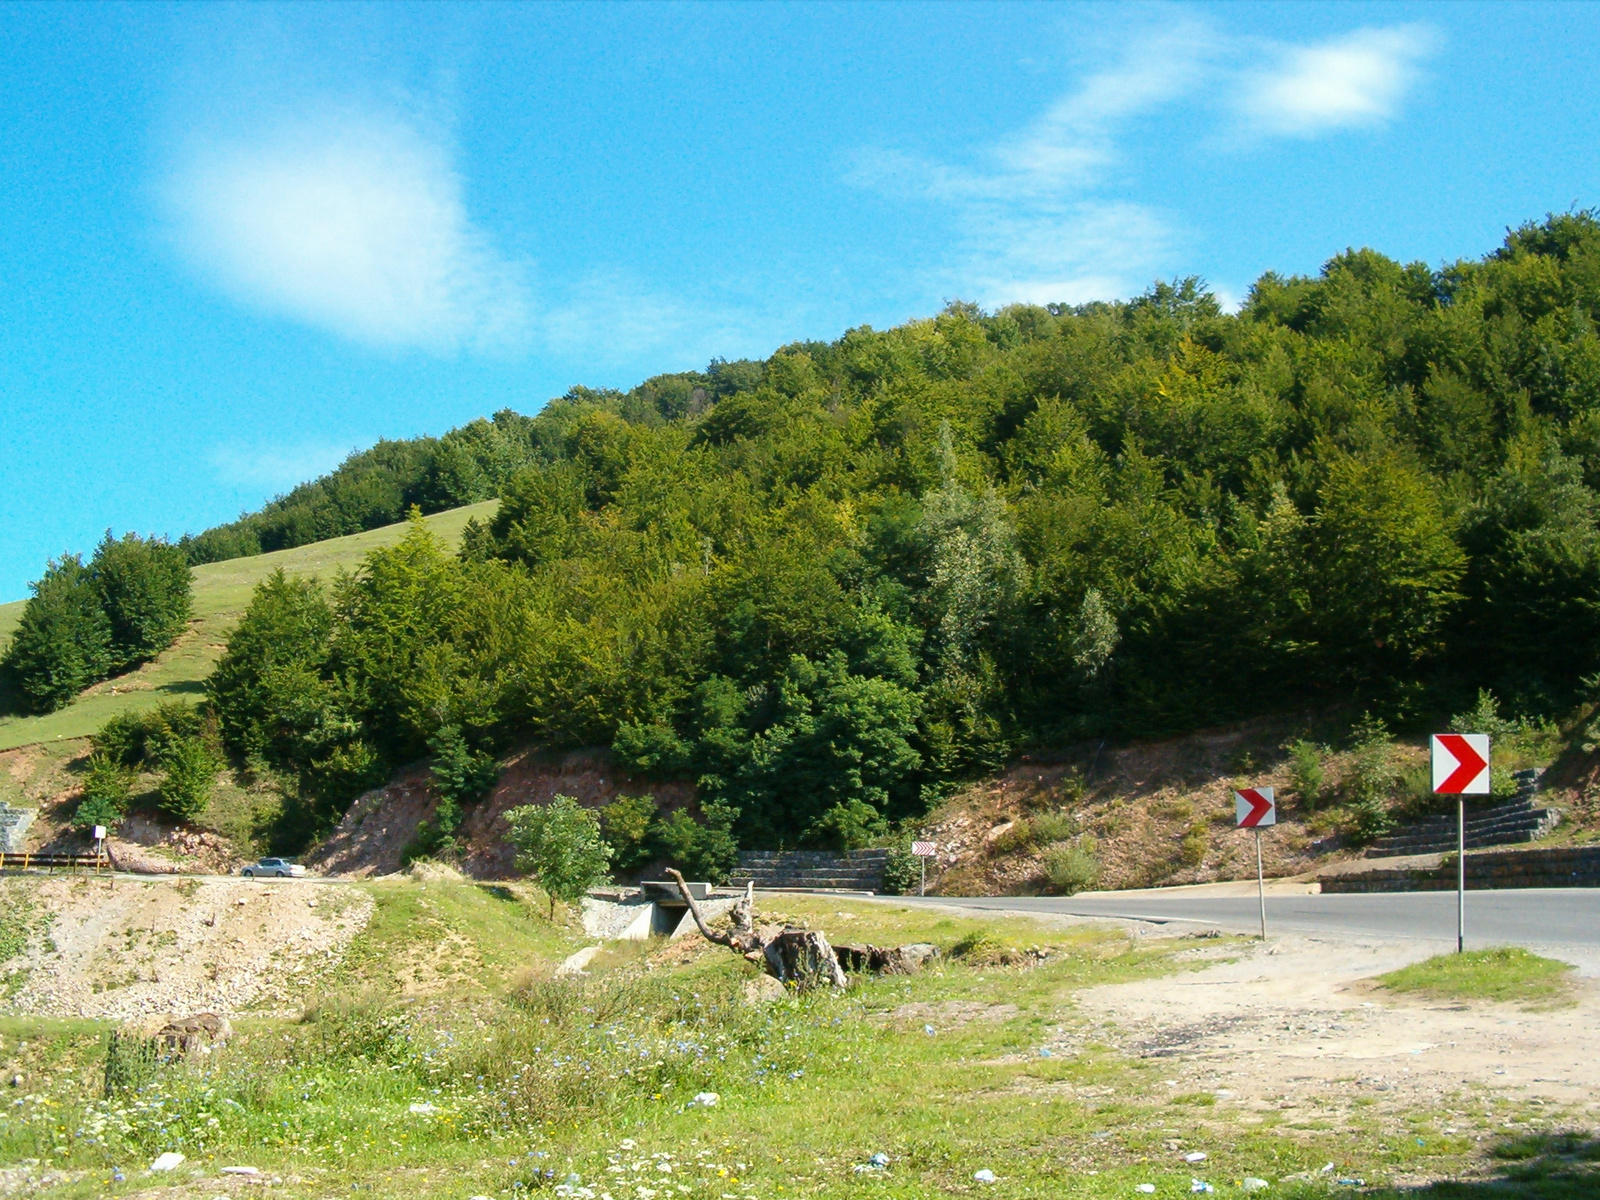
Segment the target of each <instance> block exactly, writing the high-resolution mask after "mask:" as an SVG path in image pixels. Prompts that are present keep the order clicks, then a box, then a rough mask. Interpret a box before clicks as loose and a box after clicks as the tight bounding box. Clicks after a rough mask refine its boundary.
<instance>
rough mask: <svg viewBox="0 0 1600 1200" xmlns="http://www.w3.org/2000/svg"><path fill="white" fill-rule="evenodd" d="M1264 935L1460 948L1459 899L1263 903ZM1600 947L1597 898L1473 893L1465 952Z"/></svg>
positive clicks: (1203, 908)
mask: <svg viewBox="0 0 1600 1200" xmlns="http://www.w3.org/2000/svg"><path fill="white" fill-rule="evenodd" d="M895 902H896V903H901V904H916V905H922V904H928V905H938V906H946V907H957V908H969V909H990V910H998V911H1004V912H1037V913H1055V914H1059V915H1061V916H1071V917H1113V918H1121V919H1124V920H1133V921H1149V922H1152V923H1154V924H1158V925H1163V924H1168V923H1176V924H1179V925H1188V924H1194V925H1201V926H1207V927H1214V928H1218V929H1225V930H1228V931H1231V932H1236V933H1254V932H1256V931H1257V929H1258V928H1259V926H1260V915H1259V908H1258V906H1257V902H1256V897H1255V895H1254V893H1253V892H1252V893H1251V894H1250V895H1249V896H1208V895H1198V894H1194V893H1192V892H1191V893H1189V894H1187V895H1185V894H1179V893H1177V892H1175V893H1174V894H1171V895H1162V894H1161V892H1160V891H1159V890H1150V891H1141V892H1126V893H1121V894H1119V893H1116V892H1095V893H1090V894H1087V895H1082V896H971V897H964V896H928V897H926V898H919V897H917V896H899V897H895ZM1267 933H1268V935H1269V936H1270V935H1272V934H1274V933H1309V934H1325V935H1333V936H1339V935H1346V936H1358V937H1383V938H1407V939H1414V940H1424V941H1440V942H1448V943H1450V944H1451V945H1452V946H1453V945H1454V944H1455V940H1456V894H1455V893H1454V892H1386V893H1380V894H1362V893H1353V894H1352V893H1335V894H1330V895H1326V896H1324V895H1320V894H1316V895H1307V894H1298V895H1273V894H1272V892H1271V891H1269V892H1268V893H1267ZM1507 943H1513V944H1518V945H1526V946H1581V947H1586V948H1591V947H1600V888H1522V889H1517V890H1514V891H1478V892H1474V891H1469V892H1468V893H1467V947H1468V949H1472V948H1474V947H1478V948H1482V947H1485V946H1503V945H1506V944H1507Z"/></svg>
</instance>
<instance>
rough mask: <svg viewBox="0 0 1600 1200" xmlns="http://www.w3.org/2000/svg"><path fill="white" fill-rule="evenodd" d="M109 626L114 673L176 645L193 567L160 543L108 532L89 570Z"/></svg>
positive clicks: (188, 604)
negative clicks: (118, 536) (115, 536)
mask: <svg viewBox="0 0 1600 1200" xmlns="http://www.w3.org/2000/svg"><path fill="white" fill-rule="evenodd" d="M90 570H91V571H92V572H93V574H94V581H95V587H96V588H97V589H98V591H99V593H100V604H101V607H102V608H104V610H105V614H106V619H107V621H108V622H110V626H111V653H112V659H113V661H112V668H113V669H114V670H117V671H124V670H126V669H128V668H129V667H132V666H135V665H137V664H138V663H141V662H144V661H146V660H147V659H151V658H154V657H155V656H156V655H157V654H160V653H161V652H162V651H163V650H165V649H166V648H167V647H168V646H170V645H172V643H173V642H174V641H176V640H177V637H178V635H179V634H180V633H182V632H183V630H184V627H185V626H186V625H187V623H188V620H189V612H190V607H191V599H190V578H189V561H188V557H187V556H186V555H185V554H184V552H183V550H182V549H180V548H179V547H177V546H173V545H169V544H168V543H167V542H165V541H162V540H160V539H158V538H141V537H139V536H137V535H136V534H132V533H126V534H123V536H122V537H121V538H120V539H115V538H113V537H112V536H111V533H110V531H109V530H107V531H106V536H105V540H104V541H102V542H101V543H100V545H99V547H98V548H97V549H96V550H95V553H94V560H93V562H91V564H90Z"/></svg>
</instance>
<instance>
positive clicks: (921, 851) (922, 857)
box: [911, 842, 939, 896]
mask: <svg viewBox="0 0 1600 1200" xmlns="http://www.w3.org/2000/svg"><path fill="white" fill-rule="evenodd" d="M938 850H939V848H938V847H937V846H935V845H934V844H933V843H932V842H912V843H911V853H913V854H915V855H916V856H917V859H918V861H919V863H920V865H921V867H922V886H921V887H919V888H918V889H917V895H919V896H926V895H927V894H928V860H929V859H930V858H932V857H933V856H934V855H935V854H937V853H938Z"/></svg>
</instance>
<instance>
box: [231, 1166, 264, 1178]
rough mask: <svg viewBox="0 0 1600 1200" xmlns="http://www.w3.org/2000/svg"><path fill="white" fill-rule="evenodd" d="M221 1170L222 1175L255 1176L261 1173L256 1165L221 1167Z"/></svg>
mask: <svg viewBox="0 0 1600 1200" xmlns="http://www.w3.org/2000/svg"><path fill="white" fill-rule="evenodd" d="M221 1171H222V1173H223V1174H224V1175H249V1176H256V1175H259V1174H261V1171H260V1169H259V1168H256V1167H222V1168H221Z"/></svg>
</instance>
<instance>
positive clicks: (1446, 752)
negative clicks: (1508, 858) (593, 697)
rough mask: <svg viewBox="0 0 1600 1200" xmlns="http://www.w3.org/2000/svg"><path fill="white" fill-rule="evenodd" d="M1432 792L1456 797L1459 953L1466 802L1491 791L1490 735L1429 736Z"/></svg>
mask: <svg viewBox="0 0 1600 1200" xmlns="http://www.w3.org/2000/svg"><path fill="white" fill-rule="evenodd" d="M1429 750H1430V751H1431V753H1432V758H1433V794H1434V795H1436V796H1455V797H1457V799H1456V953H1457V954H1460V953H1462V952H1464V951H1465V950H1466V948H1467V802H1466V801H1465V800H1464V799H1461V797H1463V796H1487V795H1488V794H1489V735H1488V734H1487V733H1436V734H1434V735H1433V737H1432V738H1430V739H1429Z"/></svg>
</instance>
